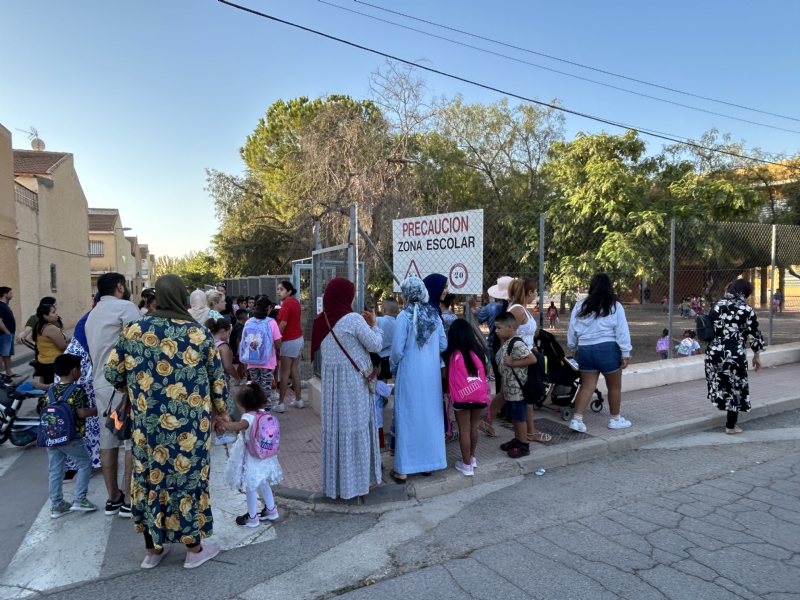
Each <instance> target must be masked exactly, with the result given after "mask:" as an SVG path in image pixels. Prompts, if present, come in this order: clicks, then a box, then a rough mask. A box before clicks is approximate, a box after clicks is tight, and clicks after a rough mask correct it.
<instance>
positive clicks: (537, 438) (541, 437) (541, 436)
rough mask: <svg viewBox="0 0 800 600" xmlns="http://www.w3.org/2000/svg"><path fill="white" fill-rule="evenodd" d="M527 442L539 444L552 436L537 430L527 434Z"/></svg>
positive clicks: (547, 440)
mask: <svg viewBox="0 0 800 600" xmlns="http://www.w3.org/2000/svg"><path fill="white" fill-rule="evenodd" d="M527 438H528V441H529V442H539V443H540V444H546V443H547V442H549V441H550V440H552V439H553V436H552V435H550V434H549V433H544V432H542V431H537V432H536V433H529V434H528V435H527Z"/></svg>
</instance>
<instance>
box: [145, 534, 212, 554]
mask: <svg viewBox="0 0 800 600" xmlns="http://www.w3.org/2000/svg"><path fill="white" fill-rule="evenodd" d="M199 545H200V544H199V543H197V544H186V547H187V548H197V546H199ZM144 547H145V548H147V549H148V550H152V549H153V548H155V547H156V543H155V542H154V541H153V537H152V536H151V535H150V534H149V533H147V532H146V531H145V532H144Z"/></svg>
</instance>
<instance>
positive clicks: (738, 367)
mask: <svg viewBox="0 0 800 600" xmlns="http://www.w3.org/2000/svg"><path fill="white" fill-rule="evenodd" d="M752 293H753V284H751V283H750V282H749V281H746V280H744V279H737V280H736V281H734V282H733V283H732V284H731V285H730V287H729V288H728V291H727V292H726V293H725V297H724V298H722V300H720V301H719V302H717V303H716V304H715V305H714V306H713V307H712V308H711V311H710V312H709V315H708V316H709V317H710V319H711V322H712V324H713V325H714V339H713V340H712V341H711V342H710V343H709V344H708V348H706V361H705V362H706V380H707V382H708V399H709V400H711V402H713V403H714V404H715V405H716V407H717V408H718V409H719V410H724V411H727V413H728V419H727V422H726V424H725V433H728V434H735V433H741V432H742V430H741V428H739V427H738V426H737V425H736V421H737V419H738V418H739V413H740V412H747V411H749V410H750V384H749V381H748V377H747V351H746V350H745V342H746V341H747V340H749V341H750V348H752V349H753V352H754V354H753V367H754V368H755V370H756V372H758V371H759V370H760V369H761V358H759V356H758V353H759V352H761V351H762V350H764V338H762V337H761V330H760V329H759V328H758V319H757V318H756V312H755V311H754V310H753V308H752V307H751V306H748V304H747V302H746V301H747V298H748V297H749V296H750V294H752Z"/></svg>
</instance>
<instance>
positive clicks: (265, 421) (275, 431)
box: [247, 410, 281, 458]
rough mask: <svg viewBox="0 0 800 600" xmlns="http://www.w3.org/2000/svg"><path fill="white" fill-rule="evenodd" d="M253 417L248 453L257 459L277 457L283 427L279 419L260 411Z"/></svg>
mask: <svg viewBox="0 0 800 600" xmlns="http://www.w3.org/2000/svg"><path fill="white" fill-rule="evenodd" d="M249 414H251V415H253V424H252V425H251V426H250V437H249V438H247V451H248V452H249V453H250V455H251V456H255V457H256V458H270V457H272V456H277V454H278V451H279V450H280V447H281V427H280V425H279V424H278V419H276V418H275V417H273V416H272V415H271V414H269V413H268V412H267V411H264V410H260V411H258V412H256V413H252V412H251V413H249Z"/></svg>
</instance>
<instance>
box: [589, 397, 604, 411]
mask: <svg viewBox="0 0 800 600" xmlns="http://www.w3.org/2000/svg"><path fill="white" fill-rule="evenodd" d="M589 406H590V408H591V409H592V412H600V411H601V410H603V399H602V397H601V398H600V399H599V400H592V403H591V404H590V405H589Z"/></svg>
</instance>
